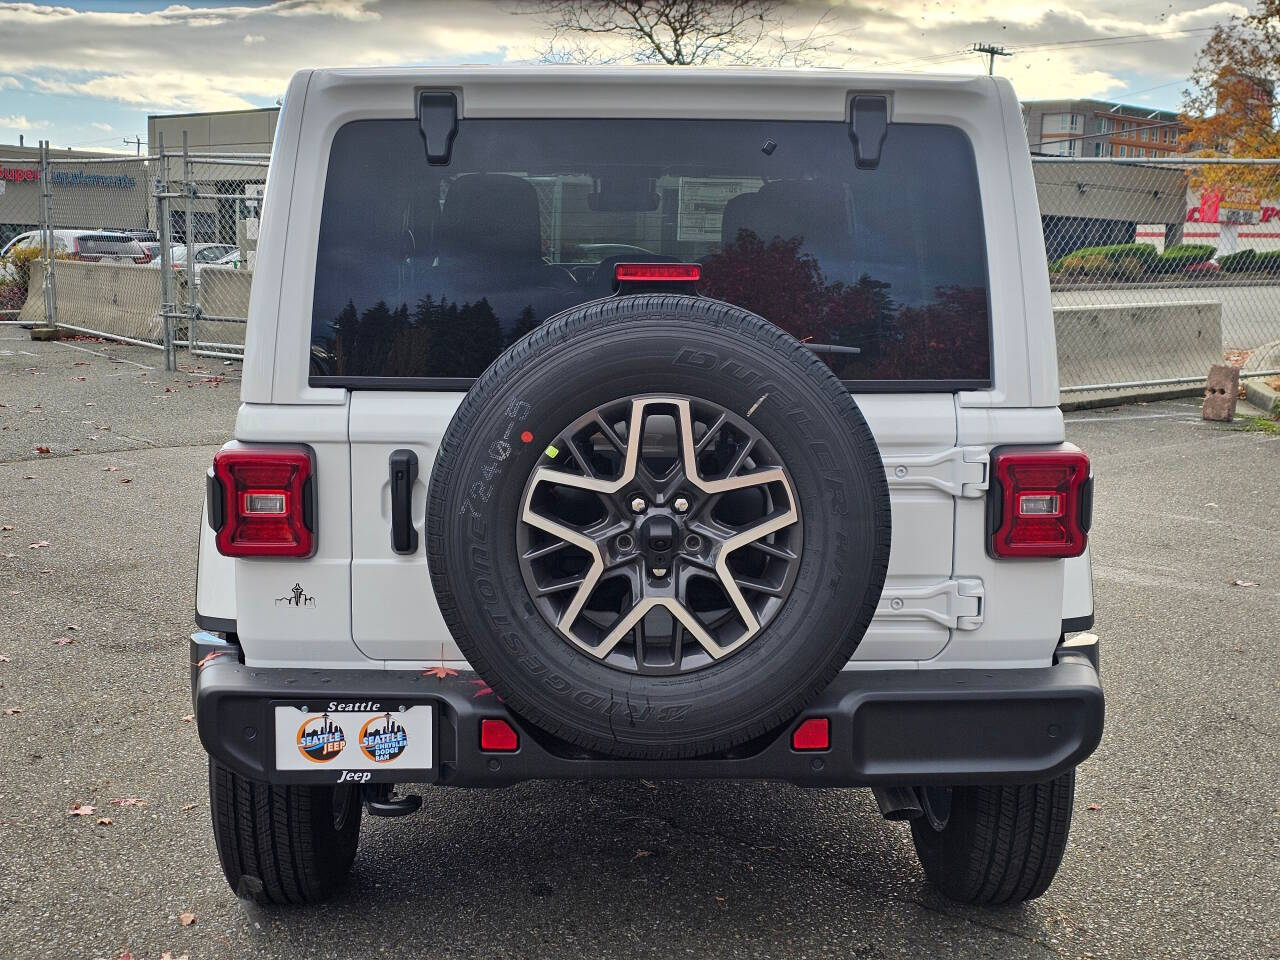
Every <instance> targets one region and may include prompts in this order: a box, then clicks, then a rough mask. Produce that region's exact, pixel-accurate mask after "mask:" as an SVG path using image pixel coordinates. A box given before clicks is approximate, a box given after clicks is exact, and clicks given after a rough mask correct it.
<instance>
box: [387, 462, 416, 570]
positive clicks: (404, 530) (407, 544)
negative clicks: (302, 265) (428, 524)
mask: <svg viewBox="0 0 1280 960" xmlns="http://www.w3.org/2000/svg"><path fill="white" fill-rule="evenodd" d="M387 470H388V472H389V473H390V475H391V549H392V550H394V551H395V552H396V553H403V554H414V553H417V552H418V531H417V530H416V529H414V526H413V485H414V484H415V483H417V482H418V455H417V454H416V453H414V452H413V451H412V450H393V451H392V453H391V456H390V457H389V458H388V460H387Z"/></svg>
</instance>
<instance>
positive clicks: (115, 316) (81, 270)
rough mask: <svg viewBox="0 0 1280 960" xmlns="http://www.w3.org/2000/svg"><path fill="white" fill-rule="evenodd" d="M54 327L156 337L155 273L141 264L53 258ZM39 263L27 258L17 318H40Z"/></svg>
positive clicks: (158, 322)
mask: <svg viewBox="0 0 1280 960" xmlns="http://www.w3.org/2000/svg"><path fill="white" fill-rule="evenodd" d="M53 275H54V284H55V289H56V290H57V299H58V325H59V326H60V327H63V326H65V327H71V328H79V329H81V330H90V331H92V332H94V333H98V334H101V335H103V336H106V337H125V338H128V339H131V340H144V341H147V342H148V343H160V342H161V340H162V337H163V322H162V320H161V317H160V302H161V300H160V296H161V282H160V281H161V275H160V270H159V269H158V268H157V267H150V266H145V265H141V264H132V263H130V264H118V263H84V262H81V261H79V260H58V261H56V262H55V264H54V268H53ZM43 284H44V264H43V263H40V262H39V261H36V262H34V263H32V264H31V275H30V280H29V282H28V284H27V302H26V303H25V304H23V307H22V312H21V313H20V314H19V319H20V320H21V321H23V322H24V323H35V324H42V323H44V294H43V292H42V290H43Z"/></svg>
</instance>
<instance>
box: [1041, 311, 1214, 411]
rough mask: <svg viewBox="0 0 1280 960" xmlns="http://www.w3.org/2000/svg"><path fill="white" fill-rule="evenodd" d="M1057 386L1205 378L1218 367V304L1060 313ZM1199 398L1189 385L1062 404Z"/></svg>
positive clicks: (1095, 394) (1080, 395)
mask: <svg viewBox="0 0 1280 960" xmlns="http://www.w3.org/2000/svg"><path fill="white" fill-rule="evenodd" d="M1053 318H1054V327H1055V330H1056V333H1057V342H1058V383H1059V384H1060V386H1062V387H1063V388H1066V387H1073V386H1085V385H1088V384H1095V383H1128V382H1131V381H1136V380H1169V379H1174V378H1178V377H1206V376H1208V373H1209V367H1210V366H1211V365H1212V364H1215V363H1221V362H1222V304H1221V303H1217V302H1210V301H1202V302H1183V303H1132V304H1119V305H1115V306H1090V307H1057V308H1055V309H1054V311H1053ZM1196 392H1199V387H1198V386H1197V385H1196V384H1194V383H1192V384H1189V385H1182V386H1179V385H1177V384H1173V385H1168V384H1166V385H1160V386H1155V385H1153V386H1139V387H1127V388H1124V389H1122V390H1101V391H1073V392H1067V393H1063V394H1062V401H1063V404H1064V405H1071V406H1081V405H1088V404H1090V403H1095V402H1097V401H1099V400H1107V401H1110V402H1118V401H1119V400H1123V399H1134V398H1149V397H1156V396H1168V395H1171V394H1179V393H1181V394H1187V393H1196Z"/></svg>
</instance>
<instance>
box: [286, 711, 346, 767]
mask: <svg viewBox="0 0 1280 960" xmlns="http://www.w3.org/2000/svg"><path fill="white" fill-rule="evenodd" d="M346 745H347V738H346V736H345V735H344V734H343V732H342V728H341V727H340V726H338V725H337V724H336V723H334V722H333V721H332V720H330V719H329V714H327V713H324V714H321V715H320V716H318V717H312V718H311V719H310V720H307V721H306V722H305V723H303V725H302V726H300V727H299V728H298V749H299V750H300V751H302V755H303V756H304V757H306V758H307V759H308V760H314V761H315V762H316V763H328V762H329V761H330V760H332V759H333V758H334V757H336V756H337V755H338V754H340V753H341V752H342V748H343V747H345V746H346Z"/></svg>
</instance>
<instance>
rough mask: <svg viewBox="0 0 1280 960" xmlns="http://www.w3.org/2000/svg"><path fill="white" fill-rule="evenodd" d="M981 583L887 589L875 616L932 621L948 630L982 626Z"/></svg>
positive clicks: (946, 582) (970, 580)
mask: <svg viewBox="0 0 1280 960" xmlns="http://www.w3.org/2000/svg"><path fill="white" fill-rule="evenodd" d="M983 602H984V596H983V587H982V581H981V580H978V579H976V578H972V577H965V578H962V579H958V580H944V581H942V582H941V583H928V584H925V585H924V586H916V587H896V586H887V587H885V588H884V591H883V592H882V593H881V594H880V603H879V605H878V606H877V607H876V617H878V618H882V619H885V620H932V621H933V622H934V623H937V624H940V625H942V626H944V627H946V628H947V629H949V630H976V629H978V627H980V626H982V613H983V610H982V605H983Z"/></svg>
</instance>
